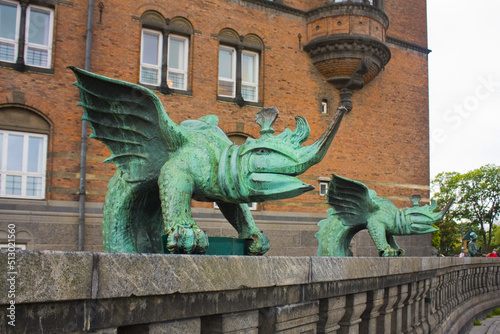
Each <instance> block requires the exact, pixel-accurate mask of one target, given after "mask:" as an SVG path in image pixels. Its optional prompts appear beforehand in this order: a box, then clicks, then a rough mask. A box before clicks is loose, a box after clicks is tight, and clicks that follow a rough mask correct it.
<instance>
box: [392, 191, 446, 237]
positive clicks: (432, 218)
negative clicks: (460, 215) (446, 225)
mask: <svg viewBox="0 0 500 334" xmlns="http://www.w3.org/2000/svg"><path fill="white" fill-rule="evenodd" d="M420 199H421V196H419V195H414V196H411V197H410V200H411V201H412V202H413V207H411V208H405V209H404V210H402V211H401V216H402V217H401V220H404V221H405V222H406V224H404V225H406V226H405V229H406V231H405V232H406V233H404V234H424V233H430V232H434V231H437V230H438V229H437V228H435V227H434V226H432V225H433V224H435V223H436V222H438V221H439V220H441V219H443V217H444V215H445V214H446V212H447V211H448V209H449V208H450V206H451V205H452V204H453V201H454V199H451V200H450V201H449V202H448V204H447V205H446V207H445V208H444V209H443V210H441V211H438V212H436V211H435V210H436V208H437V203H436V201H434V200H431V204H430V205H424V206H419V201H420ZM401 228H403V227H401Z"/></svg>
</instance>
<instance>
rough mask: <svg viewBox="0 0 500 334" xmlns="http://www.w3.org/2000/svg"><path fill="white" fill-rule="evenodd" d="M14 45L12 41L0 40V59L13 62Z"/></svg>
mask: <svg viewBox="0 0 500 334" xmlns="http://www.w3.org/2000/svg"><path fill="white" fill-rule="evenodd" d="M15 52H16V45H15V44H14V43H5V42H0V60H3V61H8V62H14V57H15Z"/></svg>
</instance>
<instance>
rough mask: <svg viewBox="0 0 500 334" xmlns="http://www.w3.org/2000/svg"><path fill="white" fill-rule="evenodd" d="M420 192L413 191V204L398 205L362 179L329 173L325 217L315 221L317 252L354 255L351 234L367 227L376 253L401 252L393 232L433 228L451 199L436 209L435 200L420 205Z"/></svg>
mask: <svg viewBox="0 0 500 334" xmlns="http://www.w3.org/2000/svg"><path fill="white" fill-rule="evenodd" d="M420 199H421V196H420V195H413V196H411V197H410V200H411V201H412V203H413V206H412V207H410V208H408V207H407V208H405V209H403V210H400V209H398V208H397V207H396V206H395V205H394V204H393V203H392V202H391V201H389V200H386V199H383V198H380V197H378V196H377V193H376V192H375V191H374V190H372V189H368V188H367V187H366V186H365V185H364V184H363V183H360V182H357V181H354V180H349V179H346V178H343V177H340V176H338V175H332V179H331V181H330V185H329V189H328V194H327V201H326V203H327V204H329V205H330V206H331V208H330V209H328V210H327V213H328V218H326V219H323V220H321V221H320V222H319V223H318V226H319V227H320V230H319V232H317V233H316V235H315V237H316V239H318V242H319V247H318V256H353V253H352V251H351V250H350V248H349V246H350V243H351V240H352V238H353V237H354V235H355V234H356V233H358V232H359V231H361V230H364V229H368V232H369V234H370V236H371V237H372V239H373V242H374V243H375V246H376V247H377V249H378V251H379V256H384V257H390V256H404V253H405V251H404V250H403V249H402V248H400V247H399V246H398V244H397V243H396V240H395V238H394V236H400V235H410V234H424V233H430V232H434V231H436V230H437V229H436V228H435V227H434V226H433V224H435V223H436V222H437V221H439V220H441V219H442V218H443V217H444V215H445V214H446V212H447V211H448V209H449V208H450V206H451V205H452V204H453V199H452V200H450V202H448V204H447V205H446V207H445V208H444V209H443V210H441V211H438V212H435V211H436V208H437V204H436V202H435V201H434V200H432V201H431V205H424V206H419V202H420Z"/></svg>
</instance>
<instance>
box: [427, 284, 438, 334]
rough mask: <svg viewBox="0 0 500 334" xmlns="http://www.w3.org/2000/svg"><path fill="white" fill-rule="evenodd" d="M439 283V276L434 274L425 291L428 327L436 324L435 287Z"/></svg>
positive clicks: (436, 287)
mask: <svg viewBox="0 0 500 334" xmlns="http://www.w3.org/2000/svg"><path fill="white" fill-rule="evenodd" d="M438 285H439V277H437V276H434V277H433V278H431V281H430V288H429V291H428V292H427V298H426V299H427V301H428V308H427V322H428V323H429V326H430V328H434V327H435V326H436V324H437V314H436V312H437V299H438V298H437V289H438Z"/></svg>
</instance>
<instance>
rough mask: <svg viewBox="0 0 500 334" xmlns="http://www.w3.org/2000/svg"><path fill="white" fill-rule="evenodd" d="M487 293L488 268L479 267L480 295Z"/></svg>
mask: <svg viewBox="0 0 500 334" xmlns="http://www.w3.org/2000/svg"><path fill="white" fill-rule="evenodd" d="M487 291H488V268H487V267H481V294H485V293H486V292H487Z"/></svg>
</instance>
